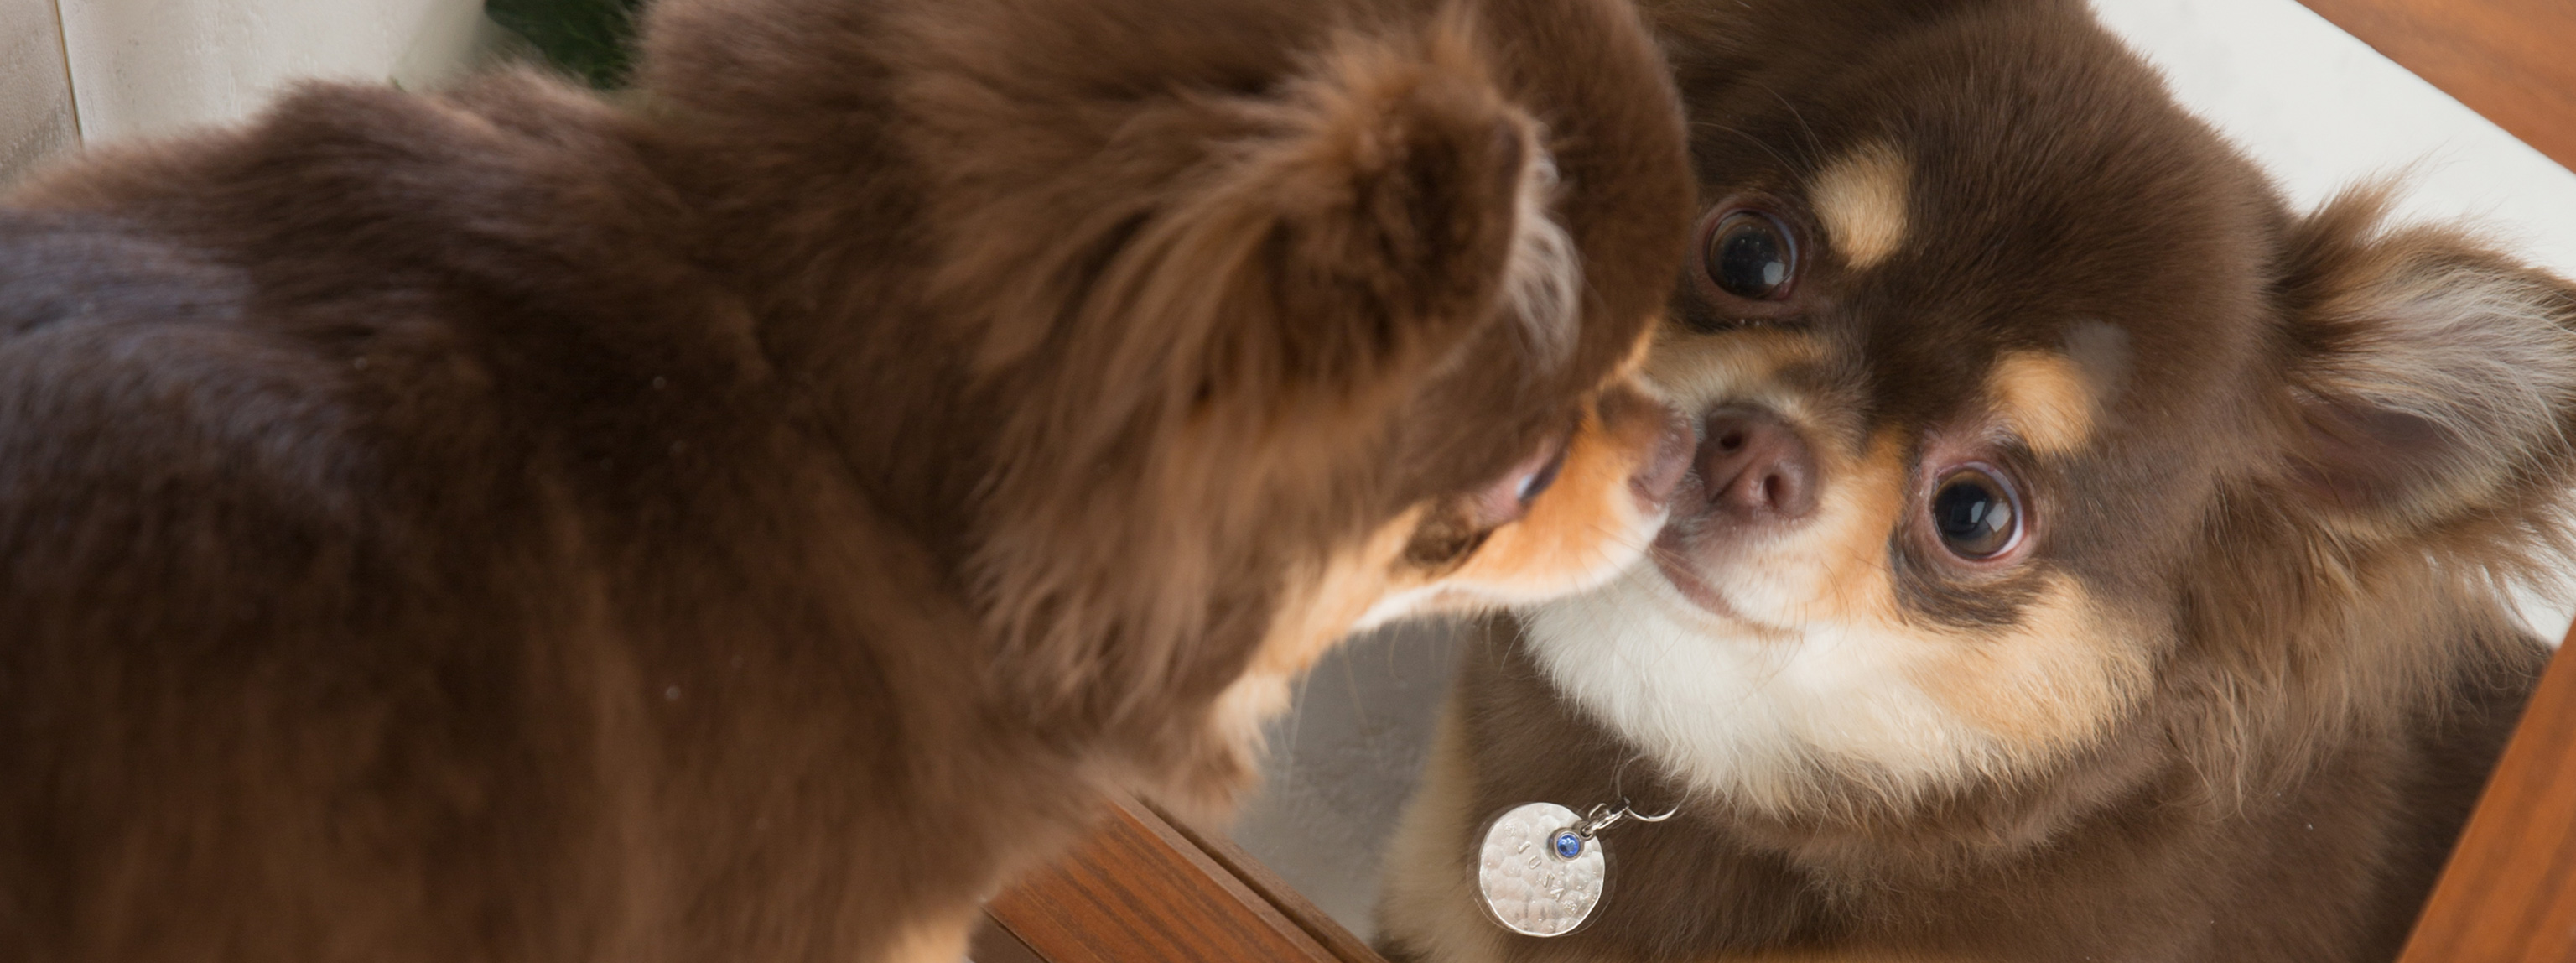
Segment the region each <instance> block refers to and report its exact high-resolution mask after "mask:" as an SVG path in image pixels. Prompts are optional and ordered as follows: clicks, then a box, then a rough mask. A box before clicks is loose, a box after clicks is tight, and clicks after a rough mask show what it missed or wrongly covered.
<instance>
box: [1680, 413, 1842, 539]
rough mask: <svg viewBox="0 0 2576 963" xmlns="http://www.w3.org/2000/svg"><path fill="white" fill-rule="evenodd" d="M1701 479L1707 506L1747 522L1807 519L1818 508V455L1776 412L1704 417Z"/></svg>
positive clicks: (1701, 446) (1700, 449) (1700, 466)
mask: <svg viewBox="0 0 2576 963" xmlns="http://www.w3.org/2000/svg"><path fill="white" fill-rule="evenodd" d="M1705 427H1706V429H1707V430H1706V431H1705V432H1703V433H1702V434H1701V436H1700V443H1699V466H1698V467H1699V477H1700V484H1701V485H1702V486H1704V487H1705V490H1706V492H1707V494H1708V501H1709V505H1710V506H1711V507H1713V508H1715V509H1717V510H1718V511H1722V512H1725V513H1727V514H1730V515H1735V516H1737V517H1739V518H1742V519H1743V520H1745V521H1760V520H1772V519H1777V520H1782V521H1787V520H1793V519H1799V518H1805V517H1806V516H1807V513H1808V512H1811V511H1814V510H1815V508H1816V456H1815V453H1814V452H1812V451H1810V450H1808V448H1807V442H1806V439H1804V438H1801V437H1799V435H1798V431H1797V429H1795V428H1791V427H1789V425H1788V423H1787V422H1784V421H1781V420H1780V418H1779V416H1777V415H1772V414H1769V413H1766V412H1760V411H1750V410H1745V409H1740V408H1727V409H1721V410H1719V411H1717V412H1714V413H1712V414H1710V415H1709V416H1708V421H1707V424H1706V426H1705Z"/></svg>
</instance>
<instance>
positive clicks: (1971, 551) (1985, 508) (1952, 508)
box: [1932, 468, 2022, 560]
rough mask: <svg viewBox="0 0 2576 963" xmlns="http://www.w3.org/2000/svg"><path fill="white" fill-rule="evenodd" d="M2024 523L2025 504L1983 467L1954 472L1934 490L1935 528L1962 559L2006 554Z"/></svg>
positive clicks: (1944, 544)
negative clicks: (2022, 504)
mask: <svg viewBox="0 0 2576 963" xmlns="http://www.w3.org/2000/svg"><path fill="white" fill-rule="evenodd" d="M2021 526H2022V511H2021V503H2020V502H2019V501H2018V500H2016V499H2015V498H2014V497H2013V492H2012V489H2011V488H2010V487H2009V486H2007V485H2005V484H2004V483H2003V481H2002V480H2001V479H1998V478H1996V477H1995V476H1993V475H1990V474H1987V473H1986V472H1985V471H1984V470H1982V469H1977V468H1962V469H1960V470H1958V471H1954V472H1951V473H1950V474H1948V475H1946V476H1944V477H1943V478H1942V479H1941V485H1940V487H1938V488H1936V489H1934V490H1933V492H1932V528H1933V530H1934V531H1935V532H1937V533H1939V534H1940V536H1941V547H1943V548H1946V549H1949V550H1950V554H1953V555H1956V556H1959V557H1960V558H1964V559H1970V560H1979V559H1988V558H1993V557H1995V556H1997V555H2000V554H2002V553H2003V552H2004V550H2005V549H2009V548H2011V547H2013V542H2014V541H2015V540H2016V539H2018V538H2019V537H2020V536H2021Z"/></svg>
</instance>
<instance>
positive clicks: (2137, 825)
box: [1383, 0, 2576, 963]
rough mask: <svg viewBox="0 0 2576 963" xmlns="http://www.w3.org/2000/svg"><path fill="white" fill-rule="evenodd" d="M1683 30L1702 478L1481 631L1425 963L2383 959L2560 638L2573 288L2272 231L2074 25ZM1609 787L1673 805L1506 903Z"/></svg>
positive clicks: (1682, 329) (2026, 9) (2391, 248)
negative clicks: (1490, 849) (1598, 854)
mask: <svg viewBox="0 0 2576 963" xmlns="http://www.w3.org/2000/svg"><path fill="white" fill-rule="evenodd" d="M1650 8H1651V10H1652V19H1654V20H1655V21H1656V22H1657V23H1658V25H1659V26H1660V28H1661V29H1662V31H1663V33H1664V36H1665V38H1666V45H1667V50H1668V51H1669V52H1670V53H1671V54H1672V56H1673V57H1674V59H1675V61H1676V64H1677V67H1678V69H1679V76H1680V78H1681V85H1682V89H1683V95H1684V100H1685V103H1686V104H1687V105H1688V108H1689V112H1690V114H1691V116H1692V119H1693V122H1694V125H1693V152H1694V159H1695V164H1696V166H1697V168H1698V170H1699V173H1700V178H1701V197H1702V201H1703V203H1704V204H1705V205H1706V206H1705V207H1703V208H1701V209H1700V210H1701V213H1702V216H1703V220H1702V224H1703V232H1704V233H1703V235H1702V236H1703V239H1704V242H1705V251H1704V256H1703V257H1701V258H1696V259H1694V262H1693V263H1692V264H1691V266H1690V267H1689V268H1688V269H1687V270H1686V272H1685V275H1684V277H1683V279H1682V286H1681V290H1680V291H1679V292H1678V293H1677V295H1676V296H1675V299H1674V302H1673V304H1674V309H1673V314H1674V315H1675V317H1676V318H1678V319H1680V320H1681V321H1682V322H1683V323H1681V324H1678V325H1676V326H1675V328H1674V330H1672V331H1671V332H1668V336H1667V337H1666V338H1664V339H1663V340H1662V341H1660V342H1659V343H1658V346H1657V349H1656V356H1655V358H1654V359H1653V360H1652V361H1651V362H1650V373H1651V375H1652V377H1654V378H1655V379H1656V380H1657V381H1658V382H1660V383H1661V384H1663V385H1664V386H1665V387H1666V388H1667V389H1668V390H1669V391H1670V392H1671V394H1672V395H1673V396H1675V397H1676V398H1677V399H1679V400H1680V401H1681V402H1682V403H1683V404H1685V406H1686V407H1688V408H1690V409H1692V410H1694V411H1695V412H1697V413H1698V416H1699V417H1700V418H1701V419H1702V426H1703V428H1702V432H1701V436H1702V441H1701V448H1700V453H1699V455H1698V457H1697V460H1696V470H1695V472H1694V476H1693V479H1692V480H1690V481H1687V482H1686V483H1685V490H1686V491H1693V492H1695V493H1696V497H1689V498H1682V499H1677V500H1676V505H1675V508H1674V520H1673V521H1672V522H1671V523H1670V524H1669V525H1668V526H1667V528H1666V529H1665V531H1664V534H1663V535H1662V536H1661V537H1660V538H1659V539H1658V542H1657V551H1656V553H1655V554H1654V556H1653V558H1652V560H1651V562H1649V563H1647V564H1641V565H1639V566H1637V567H1636V568H1635V569H1633V570H1631V572H1630V573H1628V574H1627V575H1626V576H1623V577H1622V578H1620V579H1618V580H1615V581H1614V582H1613V583H1611V585H1609V586H1607V587H1605V588H1604V589H1602V590H1599V591H1596V592H1591V593H1586V594H1584V595H1581V596H1577V597H1574V598H1572V599H1568V600H1565V601H1561V602H1557V603H1552V604H1549V605H1546V606H1542V607H1539V608H1537V609H1535V610H1534V611H1533V612H1531V613H1530V614H1529V615H1528V616H1527V617H1526V618H1525V619H1524V620H1523V622H1522V623H1521V624H1520V625H1518V626H1511V625H1498V626H1497V627H1496V631H1495V632H1494V633H1492V634H1491V635H1490V636H1489V637H1488V638H1487V639H1486V641H1485V643H1484V645H1483V646H1481V647H1480V648H1476V649H1472V650H1471V651H1470V654H1469V655H1468V656H1467V657H1466V658H1465V659H1464V663H1465V668H1464V669H1463V670H1462V676H1461V679H1460V681H1459V683H1458V685H1459V688H1458V690H1457V692H1456V695H1455V700H1454V702H1453V704H1452V705H1451V706H1450V709H1449V714H1448V716H1447V717H1446V723H1445V729H1444V731H1443V733H1442V735H1441V742H1440V748H1439V749H1438V750H1437V751H1436V752H1435V760H1434V762H1433V764H1432V769H1431V772H1430V774H1429V776H1428V778H1427V780H1426V789H1425V791H1424V793H1423V794H1422V795H1421V796H1420V797H1419V798H1418V799H1417V801H1416V803H1415V807H1414V809H1413V811H1412V812H1411V814H1410V815H1409V816H1408V823H1407V827H1406V829H1405V832H1404V835H1403V838H1402V839H1401V841H1400V844H1399V848H1398V852H1397V854H1396V858H1395V863H1394V866H1393V868H1392V869H1391V871H1390V882H1389V884H1388V889H1387V893H1388V895H1387V899H1386V902H1385V903H1384V905H1383V918H1384V923H1385V929H1384V932H1385V933H1386V934H1387V938H1388V939H1389V940H1390V942H1391V943H1392V944H1393V946H1394V948H1395V949H1396V950H1397V951H1398V952H1399V953H1402V954H1405V955H1410V956H1412V957H1415V958H1419V959H1422V960H1427V961H1440V963H1461V961H1473V960H1516V961H1543V960H1562V961H1574V960H1583V961H1646V960H1657V961H1662V960H1818V961H1821V960H1905V961H1937V960H1979V961H2002V960H2028V961H2067V960H2101V961H2115V960H2128V961H2174V960H2195V961H2217V960H2243V961H2280V960H2355V961H2359V960H2375V959H2376V960H2385V959H2388V958H2390V957H2391V956H2393V955H2394V953H2395V952H2396V949H2397V946H2398V944H2399V942H2400V941H2401V940H2402V939H2403V938H2404V936H2405V934H2406V931H2407V927H2408V924H2409V921H2411V920H2412V919H2413V917H2414V913H2415V909H2416V907H2417V905H2418V904H2419V903H2420V901H2421V899H2422V897H2423V895H2424V894H2425V892H2426V891H2427V889H2428V888H2429V886H2430V885H2431V883H2432V880H2433V878H2434V874H2435V873H2436V871H2437V869H2438V867H2439V866H2440V864H2441V861H2442V858H2443V855H2444V853H2445V851H2446V850H2447V849H2448V848H2449V846H2450V841H2451V839H2452V838H2453V836H2454V834H2455V833H2456V832H2457V830H2458V828H2459V826H2460V824H2461V822H2462V820H2463V819H2464V818H2465V816H2466V814H2467V811H2468V809H2469V807H2470V806H2471V804H2472V802H2473V801H2474V798H2475V795H2476V793H2477V791H2478V788H2479V785H2480V783H2481V782H2482V780H2483V778H2484V774H2485V772H2486V770H2487V768H2488V767H2489V766H2490V765H2491V764H2492V763H2493V761H2494V759H2495V757H2496V754H2497V753H2498V751H2499V749H2500V748H2501V746H2502V742H2503V740H2504V738H2505V736H2506V734H2507V733H2508V732H2509V730H2510V729H2511V726H2512V722H2513V719H2514V717H2515V715H2516V714H2517V713H2518V711H2519V707H2520V705H2521V702H2522V700H2523V698H2524V696H2525V695H2526V693H2527V692H2528V690H2529V687H2530V685H2531V684H2532V682H2533V681H2534V680H2535V679H2536V677H2537V673H2538V670H2539V667H2540V666H2541V665H2542V664H2543V662H2544V661H2545V660H2546V659H2547V658H2548V649H2547V648H2546V646H2545V645H2544V644H2543V643H2542V641H2541V640H2539V639H2535V638H2532V637H2531V636H2530V634H2529V633H2528V631H2527V630H2525V629H2524V628H2523V627H2522V626H2521V625H2520V623H2519V621H2518V620H2517V619H2516V618H2515V617H2514V615H2513V614H2512V612H2511V610H2510V608H2509V606H2508V603H2507V600H2506V595H2505V592H2504V591H2503V586H2504V585H2505V584H2507V583H2509V582H2511V581H2512V580H2515V579H2518V578H2535V577H2538V575H2539V572H2538V571H2537V568H2538V566H2539V565H2541V564H2542V562H2543V560H2545V559H2548V558H2551V557H2553V556H2556V555H2558V554H2559V553H2560V552H2562V551H2563V548H2564V543H2565V537H2564V531H2565V529H2564V527H2563V526H2564V521H2565V518H2564V515H2565V511H2566V509H2567V492H2568V491H2569V490H2570V488H2571V485H2576V447H2571V442H2570V436H2569V433H2568V428H2569V427H2570V423H2571V414H2576V335H2571V332H2570V327H2571V325H2576V286H2571V285H2570V284H2569V283H2568V282H2566V281H2564V280H2562V279H2559V278H2556V277H2552V276H2549V275H2547V274H2545V273H2543V272H2540V271H2536V270H2532V269H2530V268H2527V267H2525V266H2522V265H2520V264H2518V263H2516V262H2515V261H2514V260H2513V259H2511V258H2509V257H2506V256H2504V255H2502V254H2499V253H2497V252H2495V251H2494V250H2492V249H2490V248H2488V247H2485V246H2483V245H2481V244H2480V243H2479V242H2478V241H2476V240H2475V239H2473V238H2471V237H2469V236H2467V235H2465V234H2463V233H2461V232H2458V231H2455V230H2450V229H2445V228H2439V227H2430V228H2427V227H2394V226H2391V225H2389V224H2387V223H2386V222H2385V219H2384V217H2383V210H2384V206H2385V205H2384V194H2383V193H2382V192H2378V191H2367V190H2366V191H2360V192H2356V193H2354V194H2351V195H2348V196H2346V197H2344V198H2342V199H2339V200H2337V201H2335V202H2333V203H2331V204H2328V205H2326V206H2325V207H2324V208H2322V209H2321V210H2318V211H2316V212H2313V213H2309V214H2304V215H2301V214H2297V213H2294V212H2292V211H2290V210H2288V209H2287V208H2286V206H2285V205H2284V203H2283V202H2282V200H2281V199H2280V197H2279V195H2278V194H2277V193H2276V192H2275V191H2274V190H2273V189H2272V188H2271V187H2270V186H2269V185H2268V184H2267V183H2266V182H2265V180H2264V179H2263V178H2262V177H2261V176H2260V174H2259V173H2258V172H2257V171H2255V170H2254V169H2253V168H2252V167H2251V166H2250V165H2249V164H2248V163H2247V162H2246V161H2245V160H2244V159H2243V158H2242V157H2241V156H2239V155H2237V154H2236V153H2235V152H2233V151H2232V150H2231V149H2229V148H2228V147H2227V146H2226V145H2225V144H2224V142H2222V141H2221V140H2220V139H2219V138H2218V137H2217V136H2216V135H2215V134H2213V133H2212V132H2211V131H2210V130H2209V129H2208V128H2207V127H2206V126H2205V125H2203V124H2201V123H2199V122H2198V121H2196V120H2194V119H2193V118H2191V117H2189V116H2188V115H2186V114H2185V113H2184V112H2183V111H2181V110H2180V109H2179V108H2178V107H2176V106H2175V105H2174V104H2173V103H2172V102H2171V100H2170V99H2169V97H2168V96H2167V94H2166V93H2165V92H2164V90H2163V89H2162V87H2161V85H2160V84H2159V82H2158V81H2157V79H2156V78H2155V76H2154V75H2153V74H2152V73H2151V72H2150V71H2149V70H2148V69H2147V68H2146V67H2145V66H2144V65H2142V64H2141V63H2140V62H2139V61H2138V60H2137V59H2136V58H2135V57H2134V56H2132V55H2131V54H2129V53H2128V52H2126V51H2125V50H2123V49H2122V48H2121V46H2120V45H2119V43H2118V42H2117V41H2116V40H2114V39H2113V38H2111V37H2110V36H2109V35H2108V34H2106V33H2105V32H2104V31H2103V30H2102V29H2101V28H2100V27H2099V26H2098V25H2097V24H2096V23H2094V22H2093V20H2092V18H2091V16H2090V14H2089V12H2088V11H2087V9H2086V7H2085V5H2084V4H2082V3H2080V2H2074V0H2063V2H2061V0H1954V2H1942V3H1916V2H1906V3H1896V2H1878V0H1847V2H1838V3H1833V4H1814V3H1798V2H1785V0H1784V2H1770V3H1763V2H1754V3H1734V2H1698V0H1689V2H1685V0H1673V2H1663V3H1655V4H1651V5H1650ZM1739 212H1752V214H1753V215H1754V216H1756V217H1757V219H1760V218H1767V219H1770V220H1771V221H1774V222H1776V224H1777V225H1778V227H1777V230H1779V231H1781V232H1784V233H1785V235H1786V237H1787V239H1788V241H1789V242H1790V243H1791V244H1792V245H1793V246H1794V248H1795V250H1796V258H1795V263H1794V265H1791V266H1790V270H1789V271H1787V272H1786V279H1785V283H1784V284H1782V285H1781V286H1778V287H1776V288H1766V287H1765V286H1764V285H1763V284H1762V283H1761V282H1762V275H1760V274H1759V273H1758V272H1755V273H1745V271H1746V268H1745V265H1748V264H1750V265H1754V266H1756V267H1758V266H1760V265H1763V264H1767V263H1773V259H1771V258H1768V257H1767V256H1762V255H1761V252H1760V251H1759V250H1758V248H1759V247H1760V243H1758V242H1757V241H1748V242H1745V243H1746V244H1750V245H1751V246H1749V247H1730V246H1729V242H1728V241H1727V240H1726V239H1727V238H1729V237H1751V236H1752V235H1746V234H1738V233H1733V232H1732V229H1729V228H1727V227H1726V225H1727V224H1729V223H1734V224H1738V225H1746V224H1754V225H1756V226H1753V227H1745V228H1742V230H1750V231H1755V232H1756V233H1758V232H1759V231H1761V230H1764V228H1761V227H1760V226H1759V222H1758V220H1757V221H1745V220H1742V219H1737V220H1733V221H1730V220H1729V218H1730V216H1731V215H1734V214H1737V213H1739ZM1729 251H1733V252H1735V255H1736V257H1735V259H1734V260H1733V261H1730V260H1729V258H1728V256H1727V255H1728V252H1729ZM1945 491H1948V492H1951V493H1952V494H1951V495H1950V496H1946V498H1948V499H1949V500H1945V496H1944V495H1943V492H1945ZM1981 493H1982V494H1981ZM1970 504H1982V505H1984V506H1985V507H1983V508H1979V509H1977V510H1975V511H1970V510H1969V509H1967V508H1965V507H1963V506H1968V505H1970ZM1945 505H1946V506H1949V507H1948V508H1945V507H1943V506H1945ZM1995 505H2008V506H2010V508H2011V512H2010V514H2009V518H2010V519H2011V521H2010V523H2008V524H2005V523H1989V522H1987V521H1985V520H1987V519H1995V518H2004V517H2006V516H2004V515H2001V514H1993V512H1994V511H1995V509H1994V507H1993V506H1995ZM1952 509H1957V511H1955V512H1953V511H1952ZM1945 520H1946V521H1945ZM1990 536H1991V537H1990ZM1623 764H1627V765H1628V768H1627V771H1626V775H1625V778H1624V786H1623V787H1622V788H1624V789H1625V790H1626V793H1627V795H1629V796H1630V797H1631V798H1633V799H1634V800H1635V801H1636V804H1637V805H1638V806H1639V807H1640V808H1643V809H1647V810H1652V809H1657V808H1660V807H1661V806H1662V805H1663V804H1664V803H1666V802H1669V801H1679V802H1681V803H1682V804H1683V809H1682V812H1681V815H1679V816H1678V817H1677V818H1675V819H1674V820H1673V821H1671V822H1668V823H1664V824H1660V825H1635V824H1629V825H1624V826H1620V827H1617V828H1613V829H1611V830H1610V831H1609V833H1608V835H1607V836H1606V837H1605V838H1606V839H1607V841H1608V843H1609V845H1610V860H1611V863H1610V870H1609V879H1610V882H1609V895H1608V897H1607V899H1606V901H1605V902H1604V903H1603V905H1602V907H1601V909H1600V910H1599V915H1598V916H1597V918H1596V919H1595V921H1594V922H1593V923H1592V925H1591V926H1590V927H1589V928H1588V929H1584V930H1581V931H1578V932H1576V933H1573V934H1572V935H1568V936H1564V937H1560V938H1555V939H1537V938H1529V937H1521V936H1515V935H1512V934H1509V933H1507V932H1505V931H1504V930H1503V929H1501V928H1500V927H1499V926H1497V925H1495V924H1494V923H1491V922H1488V921H1487V920H1485V919H1484V918H1482V917H1481V916H1480V915H1479V911H1478V909H1477V908H1476V904H1475V903H1474V902H1473V892H1474V890H1473V882H1472V881H1473V874H1474V857H1473V856H1472V854H1473V853H1474V852H1475V849H1474V847H1475V845H1476V843H1477V841H1478V840H1477V835H1476V834H1477V833H1478V832H1479V831H1480V826H1481V823H1482V821H1483V819H1484V818H1485V817H1487V816H1489V815H1491V814H1493V813H1496V812H1498V811H1500V810H1501V809H1502V808H1504V807H1507V806H1511V805H1514V804H1518V803H1524V802H1529V801H1536V800H1545V801H1552V802H1557V803H1560V804H1565V805H1569V806H1572V807H1575V808H1576V809H1577V810H1578V811H1580V810H1581V809H1583V808H1584V807H1587V806H1589V805H1591V804H1594V803H1602V802H1613V801H1614V799H1613V797H1612V793H1613V789H1612V783H1613V777H1614V772H1616V771H1617V770H1618V769H1619V767H1620V766H1621V765H1623Z"/></svg>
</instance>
